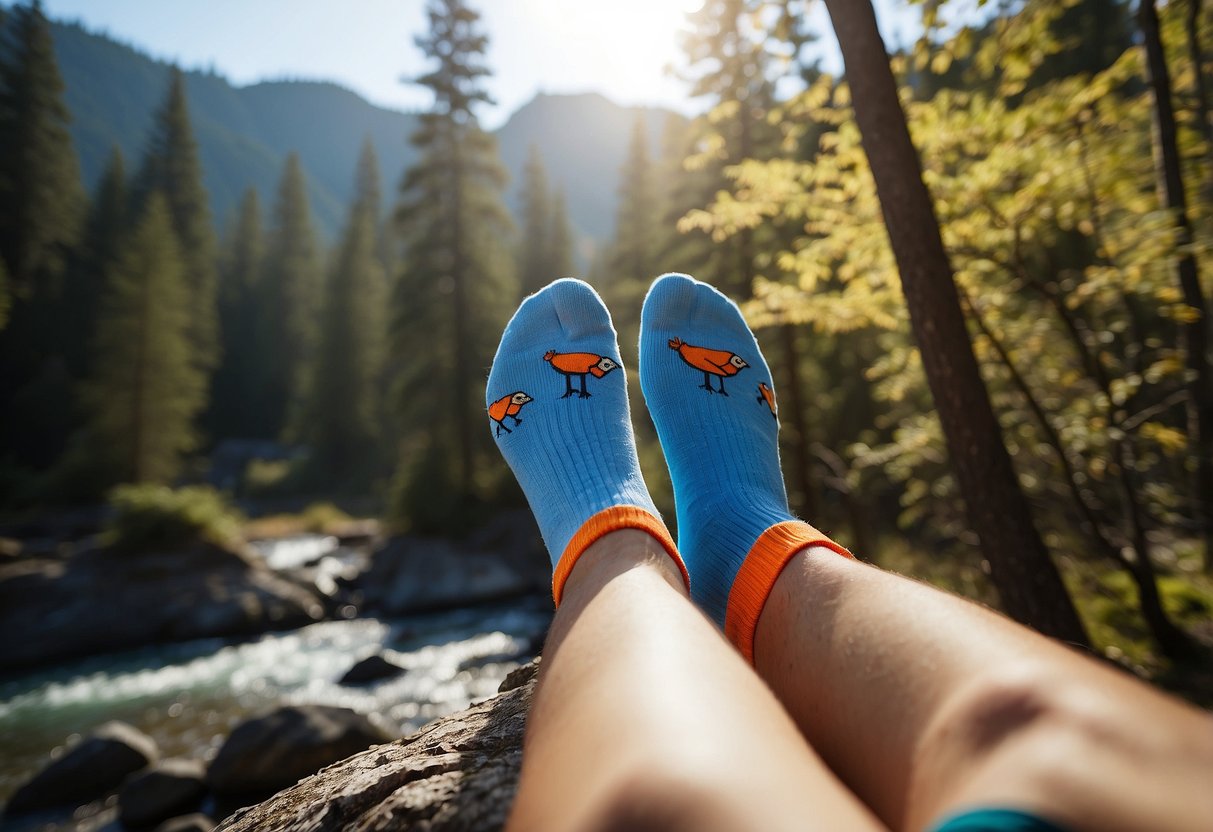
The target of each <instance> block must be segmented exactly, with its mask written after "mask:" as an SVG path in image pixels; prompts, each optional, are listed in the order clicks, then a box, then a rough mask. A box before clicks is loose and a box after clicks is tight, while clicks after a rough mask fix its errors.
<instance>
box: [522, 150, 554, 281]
mask: <svg viewBox="0 0 1213 832" xmlns="http://www.w3.org/2000/svg"><path fill="white" fill-rule="evenodd" d="M550 200H551V194H550V193H549V192H548V176H547V172H546V171H545V170H544V169H543V159H542V158H541V157H540V155H539V147H538V146H537V145H534V144H532V145H531V147H530V150H529V152H528V153H527V160H526V165H525V166H524V167H523V169H522V239H521V240H520V241H519V246H518V283H519V288H520V289H521V291H520V294H521V295H522V296H523V297H525V296H527V295H530V294H534V293H535V292H537V291H539V290H540V289H542V288H543V287H544V286H545V285H547V284H548V283H549V282H551V281H552V280H553V279H554V278H555V277H556V275H555V274H553V273H552V264H551V263H550V262H549V260H550V250H549V243H550V239H549V235H550V234H551V230H552V226H551V223H552V210H551V204H550Z"/></svg>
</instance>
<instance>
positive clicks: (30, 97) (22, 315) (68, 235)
mask: <svg viewBox="0 0 1213 832" xmlns="http://www.w3.org/2000/svg"><path fill="white" fill-rule="evenodd" d="M69 118H70V116H69V114H68V111H67V107H66V105H65V104H64V101H63V82H62V80H61V78H60V75H59V70H58V67H57V64H56V62H55V52H54V44H53V42H52V39H51V27H50V23H49V22H48V21H47V19H46V16H45V15H44V14H43V13H42V5H41V4H40V3H38V2H32V3H30V4H27V5H23V6H16V7H14V8H12V9H11V11H10V13H9V16H8V17H7V19H6V20H5V21H4V26H3V27H0V262H2V263H3V268H2V269H0V271H2V272H3V273H4V278H3V280H0V310H7V312H3V311H0V330H2V331H0V459H4V460H5V461H6V462H13V463H17V464H19V465H22V466H28V467H29V468H31V469H34V470H45V469H46V468H47V467H48V466H49V465H50V464H51V463H52V462H53V460H54V458H55V457H56V456H57V455H58V454H59V453H60V452H61V450H62V448H63V444H64V442H65V441H66V437H67V434H68V433H69V432H70V430H71V428H72V424H71V422H72V417H71V413H72V407H71V378H70V377H69V375H68V370H67V367H66V364H65V361H64V356H63V352H64V350H63V348H62V345H61V344H60V343H59V337H60V335H61V327H60V324H61V321H62V316H61V311H62V305H63V284H64V279H65V274H64V269H65V266H66V264H67V256H68V252H69V250H70V247H71V246H72V245H73V243H74V241H75V239H76V236H77V233H78V230H79V219H80V208H81V205H82V203H83V189H82V188H81V185H80V179H79V170H78V165H77V161H76V156H75V152H74V150H73V148H72V143H71V137H70V136H69V134H68V131H67V124H68V121H69Z"/></svg>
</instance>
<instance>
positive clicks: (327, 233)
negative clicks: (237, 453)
mask: <svg viewBox="0 0 1213 832" xmlns="http://www.w3.org/2000/svg"><path fill="white" fill-rule="evenodd" d="M53 34H54V41H55V56H56V58H57V59H58V61H59V67H60V71H61V72H62V74H63V81H64V85H65V94H64V101H65V102H66V104H67V107H68V110H69V111H70V112H71V114H72V121H71V124H70V127H69V130H70V132H71V136H72V141H73V143H74V144H75V146H76V149H77V152H78V153H79V156H80V167H81V173H82V176H83V179H84V182H85V184H86V185H87V186H89V187H92V186H93V185H95V184H96V183H97V182H98V181H99V180H100V178H101V176H102V173H103V171H104V168H105V164H106V160H107V159H108V158H109V154H110V151H111V149H112V148H113V147H115V146H116V147H118V148H119V149H120V150H121V151H122V153H123V155H124V156H125V157H126V158H128V159H135V158H138V157H139V154H140V153H142V152H143V149H144V148H143V144H144V137H145V136H146V134H147V131H148V129H149V127H150V125H151V123H152V117H153V112H154V110H155V107H156V104H157V102H158V101H159V98H160V95H161V92H162V90H163V88H164V85H165V84H166V83H167V82H168V75H169V70H170V67H169V66H168V64H165V63H163V62H160V61H157V60H155V59H153V58H151V57H149V56H147V55H145V54H143V53H142V52H140V51H139V50H137V49H135V48H133V47H130V46H127V45H125V44H123V43H121V42H119V41H117V40H114V39H113V38H111V37H109V36H107V35H104V34H99V33H95V32H90V31H88V30H86V29H85V28H83V27H81V26H80V25H78V24H75V23H65V22H56V23H55V24H54V26H53ZM185 86H186V93H187V94H188V96H189V99H190V103H191V106H192V108H193V116H194V130H195V133H196V135H197V139H198V148H199V158H200V159H201V161H202V167H203V171H204V179H203V181H204V183H205V185H206V188H207V191H208V192H209V193H210V196H211V205H212V210H213V213H214V217H215V220H216V223H217V227H219V228H222V227H223V223H224V222H226V221H227V220H228V219H230V218H231V217H232V216H233V215H234V213H235V211H236V207H237V205H238V203H239V201H240V197H241V194H242V193H243V192H244V190H245V189H246V188H250V187H251V188H256V189H257V190H258V191H260V192H261V193H269V192H270V191H271V190H272V189H273V187H274V182H275V179H276V177H277V171H278V170H279V168H280V167H281V166H282V163H283V161H284V160H285V159H286V156H287V155H288V154H289V153H290V152H292V151H295V152H298V154H299V158H300V162H301V164H302V166H303V169H304V171H305V172H306V174H307V178H308V198H309V199H310V200H311V205H312V210H313V212H314V215H315V220H316V224H317V227H318V228H319V230H320V231H321V233H322V234H323V235H324V237H326V238H328V239H332V238H334V237H335V236H336V235H337V233H338V232H339V230H340V226H341V220H342V215H343V213H344V211H345V206H346V205H347V204H348V203H349V201H350V200H351V199H352V198H353V196H354V194H353V191H351V190H350V183H349V181H348V180H349V175H348V173H349V170H350V169H351V168H352V167H353V166H354V163H355V162H356V160H357V158H358V153H359V148H360V147H361V146H362V142H363V140H364V139H365V138H369V139H370V140H371V143H372V144H373V145H374V147H375V152H376V154H377V155H378V157H379V160H380V171H381V182H380V185H381V187H382V188H383V190H384V191H385V192H390V191H392V190H394V189H395V187H396V185H397V184H398V183H399V181H400V176H401V174H402V173H403V171H404V170H405V169H406V168H407V167H409V166H410V165H411V164H413V162H414V161H416V153H415V151H414V150H413V148H412V146H411V145H410V144H409V143H408V141H407V137H408V136H409V135H410V134H411V133H412V132H413V131H414V130H415V129H416V128H417V117H416V115H415V114H412V113H403V112H397V111H394V110H389V109H385V108H382V107H377V106H375V105H374V104H371V103H369V102H367V101H366V100H365V99H363V98H362V97H361V96H359V95H358V94H357V93H354V92H352V91H350V90H347V89H345V88H343V87H340V86H338V85H336V84H332V83H327V82H323V81H268V82H263V83H258V84H253V85H251V86H247V87H236V86H233V85H232V84H231V83H230V82H228V81H227V80H226V79H225V78H223V77H222V76H221V75H216V74H212V73H208V72H199V71H189V72H186V73H185ZM636 109H637V108H625V107H620V106H619V105H617V104H614V103H612V102H610V101H608V100H607V99H605V98H603V97H602V96H600V95H597V94H585V95H544V94H540V95H539V96H537V97H536V98H535V99H534V100H533V101H532V102H530V103H529V104H527V105H525V106H524V107H522V108H521V109H520V110H519V111H518V112H517V113H515V114H514V115H513V116H512V117H511V118H510V119H509V120H508V121H507V122H506V124H505V125H503V126H502V127H501V129H500V130H499V131H498V135H499V138H500V141H501V156H502V162H503V163H504V164H505V167H506V170H508V171H509V173H510V177H511V182H512V183H514V184H515V185H516V184H517V183H518V182H519V181H520V178H521V173H522V166H523V162H524V160H525V157H526V153H527V148H528V147H530V145H532V144H534V145H536V146H537V147H539V148H540V149H541V150H542V151H543V153H544V154H545V157H546V158H547V159H548V160H549V166H550V168H551V173H552V179H553V181H554V182H556V183H559V184H561V185H562V186H563V187H564V189H565V194H566V197H567V199H568V204H569V215H570V219H571V222H572V225H573V228H574V229H575V232H576V233H577V234H578V236H579V237H580V238H584V239H583V243H582V245H581V246H580V250H581V255H580V256H581V257H582V259H584V258H585V257H587V256H588V253H589V252H591V251H592V249H593V244H594V243H599V244H601V243H602V242H603V241H605V240H606V239H607V238H608V237H609V236H610V234H611V229H612V223H613V218H614V210H615V208H614V206H615V188H614V180H615V174H616V172H617V171H618V168H619V165H620V164H621V163H622V161H623V157H624V154H625V152H626V149H627V139H628V131H629V129H630V127H631V123H632V118H633V111H634V110H636ZM671 116H672V117H675V118H678V117H677V116H674V114H672V113H670V112H668V111H664V110H652V111H648V114H647V118H648V121H649V123H650V125H651V126H652V134H653V141H654V147H655V146H656V142H657V141H658V136H659V133H660V130H661V125H662V124H663V123H664V120H665V119H666V118H667V117H671ZM510 204H511V206H516V205H517V204H518V199H517V195H516V188H511V199H510Z"/></svg>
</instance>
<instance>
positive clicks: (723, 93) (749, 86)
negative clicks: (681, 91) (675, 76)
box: [683, 0, 778, 297]
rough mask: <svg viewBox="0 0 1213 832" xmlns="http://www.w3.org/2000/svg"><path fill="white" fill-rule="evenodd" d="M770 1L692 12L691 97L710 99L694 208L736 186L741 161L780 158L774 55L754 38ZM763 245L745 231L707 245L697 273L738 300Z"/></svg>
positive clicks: (736, 1) (711, 4)
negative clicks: (730, 172) (731, 176)
mask: <svg viewBox="0 0 1213 832" xmlns="http://www.w3.org/2000/svg"><path fill="white" fill-rule="evenodd" d="M765 5H766V3H764V2H761V0H708V2H706V3H704V5H703V8H701V9H700V10H699V11H698V12H695V13H694V14H692V15H689V22H690V24H691V28H690V31H689V33H688V34H687V36H686V38H685V40H684V42H683V48H684V50H685V52H686V57H687V63H688V65H689V71H688V73H687V75H686V80H688V81H690V83H691V96H692V97H694V98H702V99H706V100H707V101H708V103H710V104H711V106H712V110H711V112H710V113H709V114H708V115H707V116H703V117H700V118H699V119H698V120H697V121H696V125H695V135H694V140H695V141H696V142H697V144H699V145H707V146H708V147H710V148H711V150H710V151H709V152H704V151H702V150H701V151H700V152H699V153H698V154H697V158H696V159H695V160H694V162H693V165H694V166H696V167H698V168H699V169H700V170H701V172H702V176H699V177H696V178H695V180H696V181H697V182H698V183H699V185H700V187H701V188H702V190H701V191H700V193H699V195H698V198H697V199H696V200H695V203H696V205H695V207H700V208H702V207H706V206H707V205H708V204H709V203H711V202H712V201H713V200H714V199H715V197H716V194H717V193H718V192H719V191H721V190H726V191H727V190H729V189H730V188H731V183H730V182H729V180H728V178H727V177H726V176H725V173H724V171H725V169H726V168H728V167H729V166H730V165H735V164H737V163H738V162H740V161H742V160H743V159H751V158H757V157H763V158H766V157H767V156H769V155H770V156H773V155H776V150H777V140H778V135H777V133H776V131H775V130H774V128H773V127H772V126H771V125H770V124H769V123H768V121H767V113H768V112H769V111H770V109H771V107H772V106H773V103H774V92H775V89H774V84H773V83H772V81H771V79H770V77H769V76H770V68H769V65H770V55H769V54H768V52H767V49H766V41H765V40H764V39H763V38H761V37H759V36H758V35H757V22H758V20H759V18H760V17H761V15H762V13H763V7H764V6H765ZM762 243H763V241H761V240H755V239H754V232H753V231H752V230H751V229H748V228H747V229H742V230H741V231H740V232H738V233H737V234H735V235H733V236H732V237H730V238H729V240H727V241H725V242H724V243H716V244H714V245H706V241H705V245H704V247H703V250H702V253H701V257H702V260H703V262H702V265H701V266H700V274H701V275H703V279H705V280H710V281H711V282H713V283H715V284H716V285H718V286H720V287H721V288H726V289H727V290H729V291H730V292H732V293H733V294H735V295H737V296H739V297H746V296H748V295H749V294H750V290H751V286H752V284H753V281H754V277H755V275H756V268H755V264H754V257H755V255H756V254H757V252H758V251H759V249H760V246H761V245H762Z"/></svg>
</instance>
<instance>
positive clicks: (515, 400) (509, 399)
mask: <svg viewBox="0 0 1213 832" xmlns="http://www.w3.org/2000/svg"><path fill="white" fill-rule="evenodd" d="M529 401H533V399H531V397H530V396H528V395H527V394H526V393H523V392H522V391H521V390H519V391H518V392H517V393H510V394H509V395H508V396H502V397H501V398H500V399H498V400H497V401H495V402H493V403H492V404H491V405H489V418H490V419H492V420H493V421H494V422H496V423H497V432H496V433H494V434H493V435H494V436H501V431H503V430H504V431H505V432H506V433H513V432H514V431H512V430H510V429H509V428H507V427H506V426H505V420H506V419H513V420H514V427H518V426H519V425H521V424H522V419H520V418H518V411H520V410H522V406H523V405H524V404H526V403H527V402H529Z"/></svg>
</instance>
